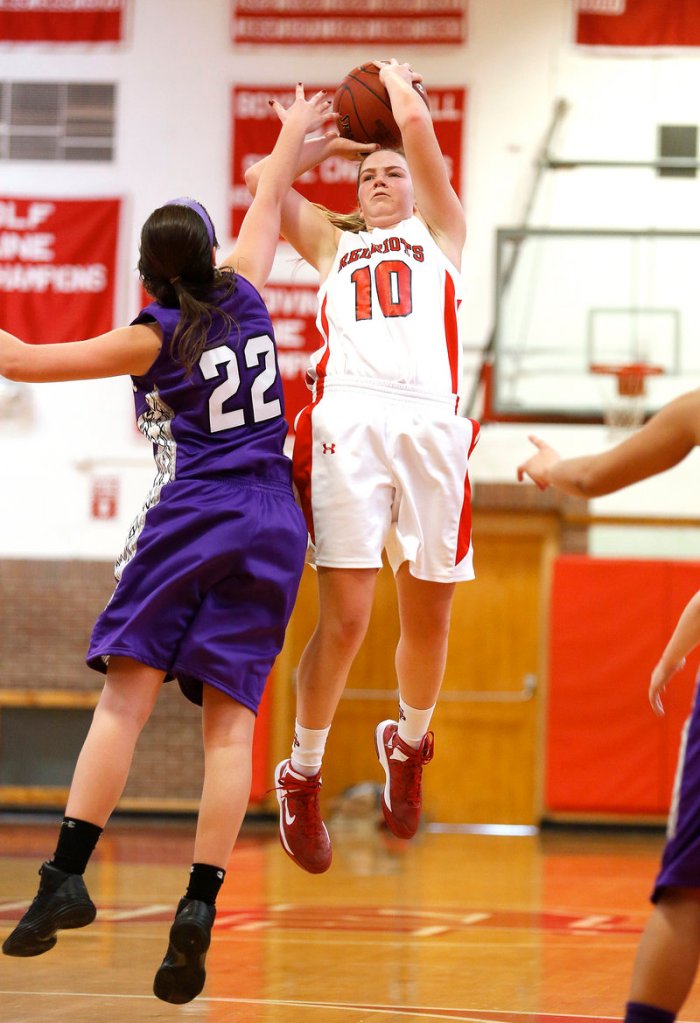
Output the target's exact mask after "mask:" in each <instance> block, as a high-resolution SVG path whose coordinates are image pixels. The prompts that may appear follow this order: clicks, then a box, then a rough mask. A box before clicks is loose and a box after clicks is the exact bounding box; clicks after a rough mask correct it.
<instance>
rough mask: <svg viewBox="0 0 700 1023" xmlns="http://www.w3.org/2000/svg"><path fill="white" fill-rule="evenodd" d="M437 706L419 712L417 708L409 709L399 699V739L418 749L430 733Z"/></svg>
mask: <svg viewBox="0 0 700 1023" xmlns="http://www.w3.org/2000/svg"><path fill="white" fill-rule="evenodd" d="M435 706H436V705H435V704H433V706H432V707H428V709H427V710H417V709H416V708H415V707H409V705H408V704H407V703H405V702H404V701H403V700H402V699H401V698H400V697H399V739H402V740H403V741H404V742H405V743H406V744H407V745H409V746H413V748H414V749H418V747H419V746H420V744H421V741H422V739H423V736H424V735H425V733H426V732H427V731H428V726H429V725H430V719H431V718H432V716H433V711H434V710H435Z"/></svg>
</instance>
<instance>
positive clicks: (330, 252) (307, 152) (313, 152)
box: [245, 100, 379, 279]
mask: <svg viewBox="0 0 700 1023" xmlns="http://www.w3.org/2000/svg"><path fill="white" fill-rule="evenodd" d="M272 106H273V108H274V109H275V112H276V113H277V116H278V117H279V118H280V120H281V121H282V123H284V121H285V119H286V117H287V111H286V110H285V108H284V107H283V106H282V105H281V104H280V103H278V102H277V101H276V100H274V101H273V102H272ZM378 148H379V147H378V146H376V145H372V144H369V145H365V144H361V143H358V142H351V141H350V140H349V139H344V138H341V137H340V136H339V135H338V134H337V132H335V131H330V132H329V133H327V134H325V135H322V136H318V137H316V138H314V137H312V138H308V139H306V140H305V141H304V144H303V146H302V148H301V152H300V153H299V158H298V160H297V165H296V168H295V171H294V180H296V179H297V178H300V177H301V176H302V174H305V173H306V172H307V171H310V170H312V169H313V168H314V167H317V166H318V165H319V164H320V163H323V161H324V160H327V159H328V158H329V157H330V156H340V157H344V158H345V159H349V160H357V159H359V158H360V157H362V156H364V155H365V154H366V153H371V152H373V151H374V150H375V149H378ZM269 159H270V157H269V156H266V157H264V158H263V159H262V160H259V161H258V162H257V163H255V164H253V165H252V166H251V167H249V168H248V170H247V171H246V172H245V183H246V185H247V187H248V191H249V192H250V193H251V194H252V195H255V194H256V192H257V188H258V184H259V182H260V178H261V175H262V173H263V170H264V168H265V166H266V164H267V162H268V161H269ZM281 224H282V226H281V233H282V235H283V237H284V238H285V239H286V240H287V241H288V242H289V244H290V245H291V246H292V247H293V248H294V249H296V251H297V252H298V253H299V255H300V256H301V257H302V259H305V260H306V262H307V263H309V264H310V265H311V266H313V267H315V269H316V270H318V271H319V273H320V274H321V277H322V279H323V277H325V275H326V274H327V272H328V270H329V269H330V266H331V264H332V262H333V259H334V257H335V253H336V249H337V248H338V240H339V238H340V230H339V228H337V227H335V226H334V225H333V224H331V222H330V221H329V220H328V219H327V218H326V217H325V216H324V214H323V213H322V212H321V210H319V209H318V207H317V206H315V205H314V204H313V203H312V202H309V200H308V199H307V198H306V197H305V196H303V195H301V194H300V193H299V192H297V191H295V190H294V189H293V188H290V189H289V191H288V192H287V195H286V196H285V199H284V202H283V203H282V210H281Z"/></svg>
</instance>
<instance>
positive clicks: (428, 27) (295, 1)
mask: <svg viewBox="0 0 700 1023" xmlns="http://www.w3.org/2000/svg"><path fill="white" fill-rule="evenodd" d="M231 38H232V40H233V42H234V43H259V44H261V45H270V44H274V43H281V44H283V45H304V46H309V45H333V44H342V45H344V46H348V45H351V44H353V43H355V44H357V43H367V44H368V45H379V44H387V45H391V46H403V45H404V44H411V43H412V44H416V43H418V44H421V43H423V44H430V45H431V46H437V45H449V44H451V45H461V44H463V43H464V42H465V41H466V38H467V0H402V2H401V3H400V4H397V3H396V0H231Z"/></svg>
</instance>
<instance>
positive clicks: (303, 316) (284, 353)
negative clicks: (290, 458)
mask: <svg viewBox="0 0 700 1023" xmlns="http://www.w3.org/2000/svg"><path fill="white" fill-rule="evenodd" d="M317 292H318V289H317V287H316V286H315V285H313V284H276V283H274V282H269V283H268V284H267V285H266V286H265V287H264V288H263V292H262V297H263V300H264V302H265V305H266V306H267V308H268V310H269V313H270V318H271V319H272V325H273V327H274V328H275V340H276V341H277V361H278V364H279V370H280V376H281V377H282V385H283V387H284V411H285V416H286V419H287V422H288V423H289V429H290V432H292V433H293V432H294V420H295V419H296V417H297V415H298V413H299V412H301V410H302V409H303V407H304V406H305V405H308V404H309V402H310V401H311V391H310V390H309V388H308V385H307V383H306V370H307V369H308V367H309V356H310V355H311V353H312V352H315V351H316V349H317V348H319V347H320V345H321V335H320V334H319V332H318V330H317V329H316V309H317V305H318V301H317Z"/></svg>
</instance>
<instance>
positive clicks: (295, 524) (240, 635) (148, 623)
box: [87, 477, 307, 713]
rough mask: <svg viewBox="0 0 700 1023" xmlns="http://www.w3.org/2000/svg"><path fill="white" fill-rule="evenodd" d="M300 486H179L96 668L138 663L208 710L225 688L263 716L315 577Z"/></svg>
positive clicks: (104, 630) (131, 573)
mask: <svg viewBox="0 0 700 1023" xmlns="http://www.w3.org/2000/svg"><path fill="white" fill-rule="evenodd" d="M306 543H307V534H306V526H305V524H304V518H303V515H302V513H301V511H300V509H299V508H298V507H297V505H296V504H295V502H294V498H293V496H292V491H291V488H290V487H289V486H285V485H284V484H280V483H276V482H273V481H269V480H259V479H253V478H252V477H248V478H246V477H235V478H234V477H231V478H219V479H214V480H187V479H185V480H176V481H174V482H172V483H168V484H167V485H166V486H165V487H164V488H163V490H162V492H161V495H160V500H159V502H158V503H157V504H156V505H154V507H152V508H151V509H149V511H148V513H147V514H146V519H145V524H144V526H143V529H142V530H141V532H140V534H139V536H138V540H137V545H136V553H135V555H134V556H133V557H132V559H131V560H130V561H129V562H127V564H126V565H125V567H124V570H123V572H122V575H121V579H120V581H119V582H118V584H117V587H116V589H115V591H114V594H113V595H112V598H111V600H110V602H109V604H108V605H107V607H106V608H105V609H104V611H103V612H102V614H101V615H100V617H99V618H98V619H97V622H96V623H95V627H94V629H93V633H92V637H91V640H90V647H89V649H88V654H87V663H88V664H89V665H90V667H91V668H95V669H96V670H98V671H102V672H105V671H106V670H107V659H108V658H109V657H110V656H111V655H113V656H123V657H131V658H132V659H133V660H135V661H139V662H141V663H142V664H147V665H149V666H150V667H152V668H158V669H160V670H161V671H163V672H164V674H165V676H166V681H167V680H168V679H172V678H177V680H178V682H179V684H180V688H181V689H182V691H183V693H184V694H185V696H186V697H187V698H188V699H189V700H191V701H192V702H193V703H197V704H201V703H202V685H203V683H206V684H207V685H212V686H216V688H217V689H221V690H223V692H225V693H228V694H229V695H230V696H231V697H233V699H234V700H237V701H238V702H239V703H241V704H243V705H244V706H245V707H249V708H250V709H251V710H252V711H253V712H254V713H256V712H257V709H258V705H259V703H260V699H261V697H262V694H263V689H264V687H265V682H266V680H267V677H268V675H269V673H270V670H271V668H272V665H273V663H274V660H275V658H276V657H277V654H278V653H279V651H280V650H281V648H282V643H283V642H284V632H285V629H286V627H287V622H288V621H289V616H290V615H291V613H292V608H293V606H294V601H295V599H296V594H297V589H298V586H299V580H300V578H301V573H302V569H303V566H304V557H305V553H306Z"/></svg>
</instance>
